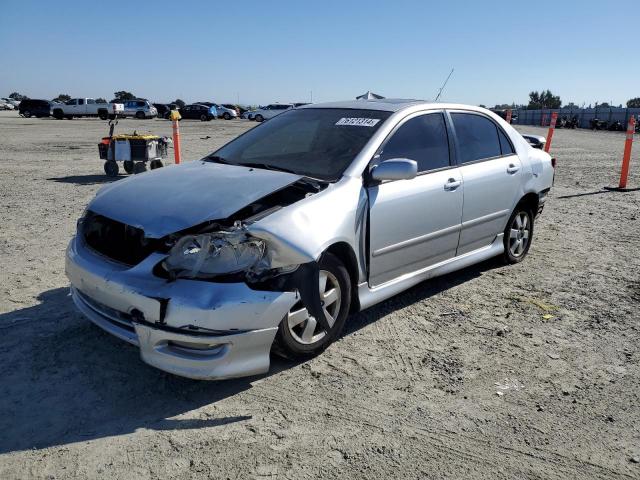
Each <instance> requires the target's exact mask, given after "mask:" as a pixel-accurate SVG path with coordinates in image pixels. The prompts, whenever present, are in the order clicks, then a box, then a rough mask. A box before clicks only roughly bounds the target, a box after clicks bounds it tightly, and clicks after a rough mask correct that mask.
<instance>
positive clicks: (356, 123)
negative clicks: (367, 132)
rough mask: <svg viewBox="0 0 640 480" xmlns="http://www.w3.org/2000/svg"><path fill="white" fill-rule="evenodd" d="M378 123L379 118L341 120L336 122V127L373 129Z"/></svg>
mask: <svg viewBox="0 0 640 480" xmlns="http://www.w3.org/2000/svg"><path fill="white" fill-rule="evenodd" d="M379 121H380V119H379V118H341V119H340V120H338V121H337V122H336V125H348V126H351V127H373V126H375V125H376V123H378V122H379Z"/></svg>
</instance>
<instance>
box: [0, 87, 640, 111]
mask: <svg viewBox="0 0 640 480" xmlns="http://www.w3.org/2000/svg"><path fill="white" fill-rule="evenodd" d="M113 96H114V98H113V100H111V101H112V102H124V101H127V100H135V99H137V98H139V97H137V96H136V95H134V94H133V93H131V92H127V91H126V90H120V91H119V92H114V93H113ZM9 98H13V99H15V100H24V99H26V98H29V97H27V96H26V95H21V94H19V93H18V92H12V93H11V95H9ZM69 100H71V96H70V95H67V94H66V93H61V94H60V95H58V96H57V97H56V98H54V99H53V101H54V102H62V103H64V102H67V101H69ZM96 101H97V102H101V103H106V102H107V101H106V100H105V99H104V98H96ZM171 103H175V104H176V105H177V106H178V108H182V107H184V106H185V102H184V101H182V100H181V99H179V98H176V99H175V100H174V101H173V102H171ZM480 106H481V107H485V105H480ZM610 106H611V105H609V104H608V103H607V102H603V103H596V107H603V108H606V107H610ZM560 107H562V100H561V99H560V96H559V95H554V94H553V93H551V90H548V89H547V90H541V91H539V92H538V91H537V90H534V91H533V92H530V93H529V104H528V105H516V104H511V105H508V104H506V103H505V104H501V105H496V106H495V107H494V108H495V109H496V110H505V109H508V108H511V109H516V108H525V109H527V110H543V109H544V110H548V109H555V108H560ZM565 107H567V108H579V107H578V105H576V104H575V103H573V102H569V103H568V104H567V105H565ZM627 108H640V97H635V98H631V99H629V100H628V101H627Z"/></svg>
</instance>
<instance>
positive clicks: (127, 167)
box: [122, 160, 133, 174]
mask: <svg viewBox="0 0 640 480" xmlns="http://www.w3.org/2000/svg"><path fill="white" fill-rule="evenodd" d="M122 166H123V167H124V171H125V172H127V173H129V174H131V173H133V160H125V161H124V162H122Z"/></svg>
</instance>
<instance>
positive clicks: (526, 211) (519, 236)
mask: <svg viewBox="0 0 640 480" xmlns="http://www.w3.org/2000/svg"><path fill="white" fill-rule="evenodd" d="M533 217H534V215H533V212H532V211H531V208H529V207H528V206H526V205H518V206H517V207H516V208H515V210H514V211H513V213H512V214H511V217H509V221H508V222H507V226H506V228H505V229H504V239H503V242H504V253H503V254H502V259H503V261H504V262H505V263H506V264H514V263H520V262H521V261H522V260H524V259H525V257H526V256H527V253H529V248H530V247H531V242H532V241H533ZM518 218H520V222H519V223H518V220H517V219H518ZM524 218H526V219H527V220H526V222H524V220H523V219H524ZM525 223H526V224H525ZM512 231H513V233H512ZM516 232H518V233H516ZM525 232H526V234H525ZM512 235H513V236H515V238H512ZM518 241H521V242H523V244H522V247H521V248H520V250H518V248H516V245H517V242H518Z"/></svg>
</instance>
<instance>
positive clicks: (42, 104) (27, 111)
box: [18, 98, 53, 118]
mask: <svg viewBox="0 0 640 480" xmlns="http://www.w3.org/2000/svg"><path fill="white" fill-rule="evenodd" d="M18 113H19V114H20V115H22V116H23V117H25V118H30V117H37V118H41V117H50V116H51V115H52V114H53V111H52V104H51V102H50V101H49V100H38V99H34V98H27V99H24V100H22V101H21V102H20V105H19V106H18Z"/></svg>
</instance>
